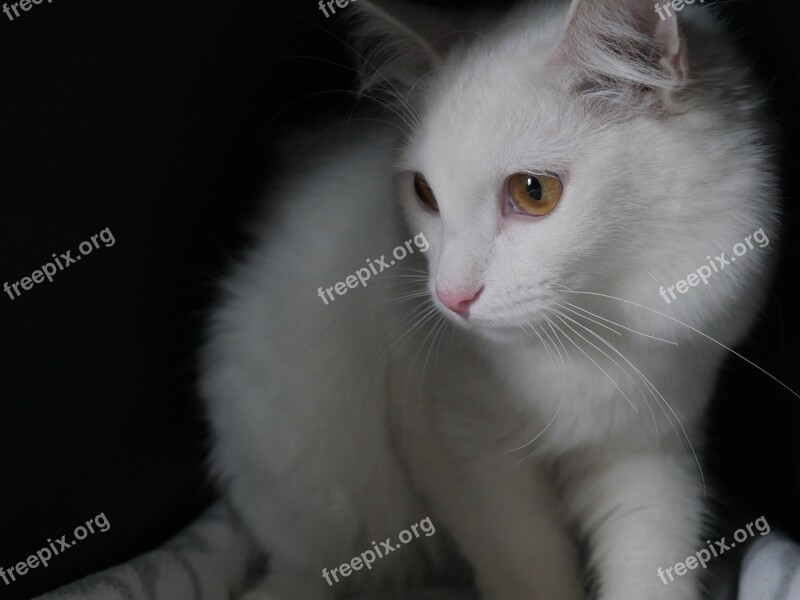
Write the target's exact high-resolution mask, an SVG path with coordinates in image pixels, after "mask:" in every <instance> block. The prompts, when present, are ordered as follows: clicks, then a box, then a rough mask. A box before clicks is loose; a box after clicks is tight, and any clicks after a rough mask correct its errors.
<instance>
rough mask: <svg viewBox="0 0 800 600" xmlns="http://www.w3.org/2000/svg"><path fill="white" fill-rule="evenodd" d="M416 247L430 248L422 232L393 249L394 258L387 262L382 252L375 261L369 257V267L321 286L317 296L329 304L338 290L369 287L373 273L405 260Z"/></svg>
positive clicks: (425, 249) (376, 273)
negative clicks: (333, 282) (332, 283)
mask: <svg viewBox="0 0 800 600" xmlns="http://www.w3.org/2000/svg"><path fill="white" fill-rule="evenodd" d="M414 247H416V248H417V249H418V250H419V251H420V252H427V251H428V248H430V244H429V243H428V240H427V239H426V238H425V236H424V235H423V234H422V233H419V234H417V235H415V236H414V238H413V239H411V240H408V241H407V242H406V243H405V244H404V245H402V246H398V247H397V248H395V249H394V250H393V251H392V256H394V260H390V261H389V262H388V263H387V262H386V255H385V254H382V255H381V257H380V258H376V259H375V260H374V261H373V260H372V259H371V258H368V259H367V264H368V265H369V268H367V267H361V268H360V269H358V270H357V271H356V272H355V273H354V274H352V275H349V276H348V277H345V279H344V281H340V282H339V283H336V284H334V285H332V286H331V287H329V288H327V289H323V288H321V287H320V288H319V289H318V290H317V296H319V297H320V298H321V299H322V301H323V302H324V303H325V305H326V306H327V305H328V299H330V302H335V301H336V298H335V297H334V295H333V292H336V294H337V295H339V296H344V295H345V294H346V293H347V292H348V290H352V289H354V288H357V287H358V286H359V285H360V286H362V287H367V282H368V281H369V280H370V278H371V277H372V276H373V275H378V274H379V273H383V272H384V271H386V270H387V269H390V268H392V267H393V266H394V265H395V264H396V263H397V261H399V260H403V259H404V258H405V257H406V256H408V255H409V254H414Z"/></svg>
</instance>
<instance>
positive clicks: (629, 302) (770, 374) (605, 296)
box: [567, 288, 800, 398]
mask: <svg viewBox="0 0 800 600" xmlns="http://www.w3.org/2000/svg"><path fill="white" fill-rule="evenodd" d="M567 291H568V292H569V293H572V294H585V295H588V296H599V297H601V298H609V299H611V300H617V301H619V302H624V303H626V304H630V305H632V306H637V307H639V308H642V309H644V310H647V311H650V312H652V313H655V314H657V315H661V316H662V317H664V318H666V319H669V320H670V321H673V322H675V323H678V324H679V325H683V326H684V327H686V328H688V329H691V330H692V331H694V332H695V333H697V334H699V335H701V336H703V337H704V338H706V339H707V340H709V341H711V342H714V343H715V344H717V345H718V346H720V347H722V348H724V349H725V350H727V351H728V352H730V353H731V354H733V355H735V356H738V357H739V358H740V359H742V360H743V361H745V362H746V363H747V364H749V365H750V366H752V367H755V368H756V369H758V370H759V371H761V372H762V373H763V374H764V375H766V376H767V377H769V378H770V379H772V380H773V381H774V382H776V383H778V384H779V385H781V386H782V387H783V388H785V389H786V390H787V391H789V392H790V393H791V394H792V395H793V396H795V397H797V398H800V394H798V393H797V392H795V391H794V390H793V389H792V388H790V387H789V386H788V385H786V384H785V383H783V382H782V381H781V380H780V379H778V378H777V377H775V376H774V375H773V374H772V373H770V372H769V371H767V370H766V369H763V368H761V367H759V366H758V365H757V364H756V363H754V362H753V361H751V360H750V359H749V358H747V357H746V356H743V355H741V354H739V353H738V352H736V350H733V349H731V348H728V346H726V345H725V344H723V343H722V342H719V341H717V340H715V339H714V338H713V337H711V336H710V335H708V334H706V333H703V332H702V331H700V330H699V329H695V328H694V327H692V326H691V325H688V324H687V323H684V322H683V321H681V320H679V319H676V318H675V317H672V316H670V315H665V314H664V313H662V312H660V311H657V310H655V309H654V308H650V307H649V306H643V305H641V304H637V303H636V302H632V301H631V300H625V299H624V298H617V297H616V296H609V295H607V294H600V293H598V292H579V291H577V290H570V289H569V288H567ZM662 341H666V340H662ZM671 343H674V342H671Z"/></svg>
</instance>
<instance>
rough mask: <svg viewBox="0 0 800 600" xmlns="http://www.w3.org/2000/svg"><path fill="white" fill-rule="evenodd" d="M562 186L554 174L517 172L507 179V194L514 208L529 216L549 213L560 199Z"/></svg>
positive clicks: (562, 191) (540, 215)
mask: <svg viewBox="0 0 800 600" xmlns="http://www.w3.org/2000/svg"><path fill="white" fill-rule="evenodd" d="M563 193H564V186H563V184H562V183H561V180H560V179H559V178H558V177H556V176H555V175H531V174H529V173H517V174H516V175H512V176H511V178H510V179H509V180H508V196H509V200H510V202H511V203H512V204H513V206H514V208H515V209H516V210H517V211H518V212H520V213H522V214H525V215H529V216H531V217H543V216H545V215H547V214H549V213H551V212H552V211H553V210H554V209H555V207H556V206H558V203H559V202H560V201H561V195H562V194H563Z"/></svg>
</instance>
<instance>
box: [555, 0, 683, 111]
mask: <svg viewBox="0 0 800 600" xmlns="http://www.w3.org/2000/svg"><path fill="white" fill-rule="evenodd" d="M656 6H658V5H656ZM551 64H554V65H559V66H570V67H572V68H573V70H574V72H575V73H576V74H577V77H578V79H579V81H580V83H579V84H578V85H579V87H580V88H581V89H583V90H584V91H586V92H587V93H589V94H596V95H599V96H602V97H606V98H608V99H611V100H615V101H620V102H624V103H626V104H631V103H632V102H633V103H635V104H636V105H637V106H638V105H640V104H642V103H646V104H648V105H650V106H652V105H653V104H655V105H656V106H657V107H659V108H661V109H662V110H664V111H666V112H675V111H677V107H678V100H679V98H678V96H679V93H680V91H681V90H682V89H683V88H684V87H685V86H686V84H687V82H688V78H689V54H688V49H687V45H686V39H685V37H684V35H683V33H682V31H681V28H680V24H679V22H678V17H677V15H676V14H671V16H669V17H666V18H662V17H661V16H660V15H659V14H658V12H657V11H656V10H654V8H653V6H652V5H651V4H650V2H649V0H573V1H572V7H571V9H570V14H569V18H568V20H567V25H566V28H565V30H564V34H563V36H562V38H561V41H560V43H559V44H558V47H557V49H556V52H555V53H554V55H553V57H552V58H551Z"/></svg>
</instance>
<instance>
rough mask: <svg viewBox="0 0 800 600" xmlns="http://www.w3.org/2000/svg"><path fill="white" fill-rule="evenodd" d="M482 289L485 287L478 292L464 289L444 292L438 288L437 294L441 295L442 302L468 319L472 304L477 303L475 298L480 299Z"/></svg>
mask: <svg viewBox="0 0 800 600" xmlns="http://www.w3.org/2000/svg"><path fill="white" fill-rule="evenodd" d="M482 291H483V287H481V288H480V289H479V290H478V291H477V292H465V291H463V290H455V291H448V292H443V291H441V290H440V289H438V288H437V289H436V295H437V296H438V297H439V300H441V301H442V304H444V305H445V306H446V307H447V308H449V309H450V310H452V311H453V312H454V313H456V314H457V315H459V316H462V317H464V318H465V319H466V318H467V317H468V316H469V309H470V306H472V305H473V304H474V303H475V300H477V299H478V296H480V295H481V292H482Z"/></svg>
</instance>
